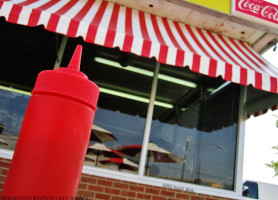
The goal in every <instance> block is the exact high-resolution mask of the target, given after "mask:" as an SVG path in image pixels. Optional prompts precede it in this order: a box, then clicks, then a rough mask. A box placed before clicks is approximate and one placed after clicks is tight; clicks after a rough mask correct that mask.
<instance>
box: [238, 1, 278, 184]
mask: <svg viewBox="0 0 278 200" xmlns="http://www.w3.org/2000/svg"><path fill="white" fill-rule="evenodd" d="M273 1H276V4H278V2H277V1H278V0H273ZM263 57H264V58H266V59H267V60H268V61H269V62H270V63H272V64H273V65H274V66H276V67H277V68H278V59H277V58H278V48H277V50H276V51H273V48H271V49H269V50H268V51H267V52H266V53H265V54H263ZM276 120H278V111H277V110H276V111H268V112H267V113H266V114H264V115H261V116H258V117H251V118H250V119H248V120H247V121H246V124H245V147H244V164H243V180H246V179H249V180H256V181H261V182H267V183H272V184H276V185H278V177H273V176H274V170H273V169H271V168H267V167H266V166H265V164H266V163H270V162H271V161H272V160H274V161H278V151H276V150H274V149H272V147H273V146H276V145H278V128H277V127H276V125H275V123H276Z"/></svg>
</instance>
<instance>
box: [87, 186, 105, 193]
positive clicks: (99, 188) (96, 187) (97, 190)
mask: <svg viewBox="0 0 278 200" xmlns="http://www.w3.org/2000/svg"><path fill="white" fill-rule="evenodd" d="M88 189H89V191H95V192H103V191H104V187H102V186H98V185H89V187H88Z"/></svg>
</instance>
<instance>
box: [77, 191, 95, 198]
mask: <svg viewBox="0 0 278 200" xmlns="http://www.w3.org/2000/svg"><path fill="white" fill-rule="evenodd" d="M93 195H94V193H93V192H89V191H84V190H79V191H78V196H82V197H93Z"/></svg>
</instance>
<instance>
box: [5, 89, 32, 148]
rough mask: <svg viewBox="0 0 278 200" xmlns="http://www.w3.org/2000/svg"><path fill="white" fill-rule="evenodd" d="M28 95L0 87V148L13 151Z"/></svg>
mask: <svg viewBox="0 0 278 200" xmlns="http://www.w3.org/2000/svg"><path fill="white" fill-rule="evenodd" d="M29 99H30V95H28V93H24V92H22V91H19V90H14V89H12V88H8V87H2V86H1V87H0V139H1V140H0V148H3V149H10V150H14V148H15V144H16V142H17V137H18V135H19V132H20V128H21V124H22V121H23V118H24V114H25V110H26V108H27V105H28V102H29Z"/></svg>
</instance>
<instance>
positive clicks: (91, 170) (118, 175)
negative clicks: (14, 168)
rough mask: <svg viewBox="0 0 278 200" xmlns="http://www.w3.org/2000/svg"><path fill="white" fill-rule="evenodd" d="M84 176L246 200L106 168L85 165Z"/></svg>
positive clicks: (6, 153)
mask: <svg viewBox="0 0 278 200" xmlns="http://www.w3.org/2000/svg"><path fill="white" fill-rule="evenodd" d="M13 154H14V152H13V151H12V150H6V149H0V158H5V159H10V160H11V159H12V157H13ZM82 173H83V174H88V175H94V176H99V177H105V178H110V179H116V180H122V181H128V182H133V183H139V184H144V185H150V186H157V187H163V188H170V189H174V190H181V191H187V192H193V193H196V194H197V193H198V194H204V195H212V196H217V197H224V198H231V199H239V200H244V198H243V197H241V193H236V192H234V191H228V190H223V189H218V188H210V187H206V186H201V185H195V184H190V183H182V182H178V181H172V180H167V179H160V178H154V177H147V176H139V175H138V174H130V173H126V172H120V171H113V170H108V169H104V168H98V167H92V166H87V165H84V166H83V169H82Z"/></svg>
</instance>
